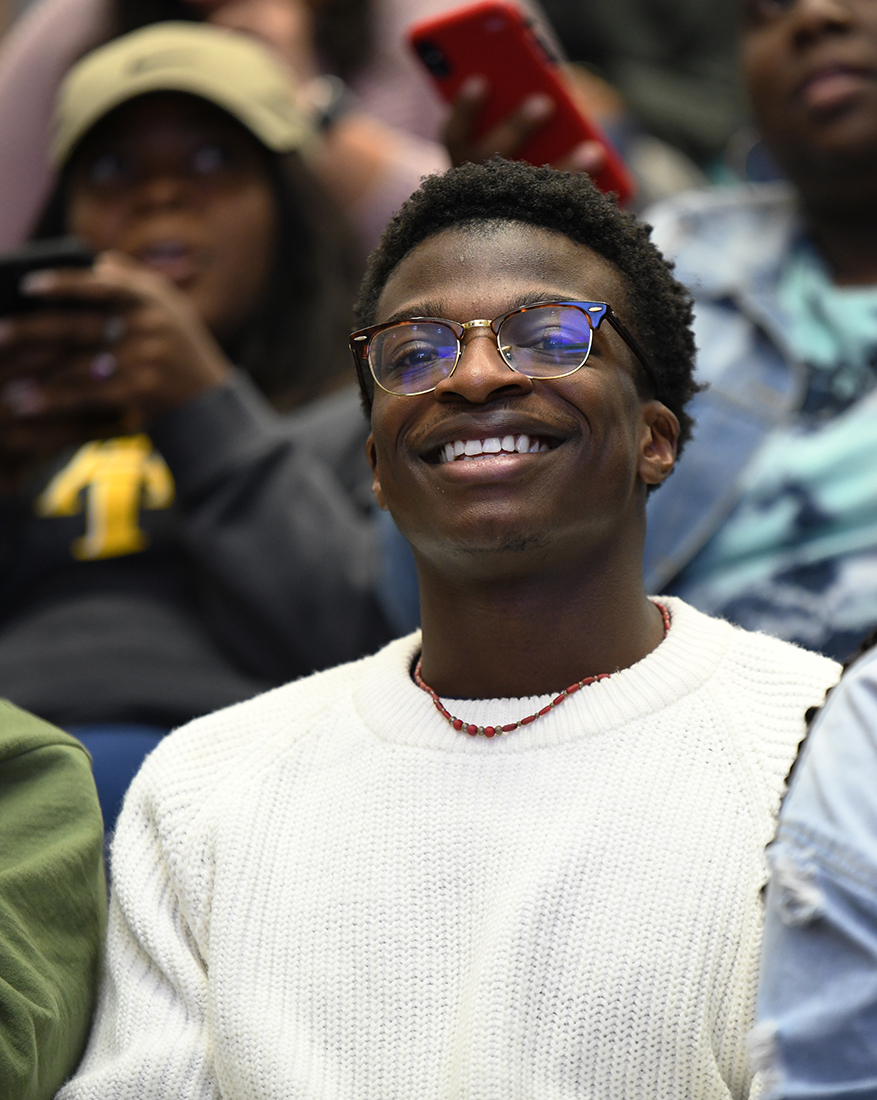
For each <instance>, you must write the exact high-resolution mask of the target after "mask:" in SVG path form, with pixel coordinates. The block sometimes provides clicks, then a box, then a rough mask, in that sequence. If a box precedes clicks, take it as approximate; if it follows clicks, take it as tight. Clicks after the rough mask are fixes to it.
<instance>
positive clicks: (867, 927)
mask: <svg viewBox="0 0 877 1100" xmlns="http://www.w3.org/2000/svg"><path fill="white" fill-rule="evenodd" d="M768 858H769V862H770V866H771V879H770V884H769V886H768V892H767V913H766V922H765V936H764V945H763V952H762V974H761V984H760V988H759V995H758V1018H759V1023H758V1025H757V1026H756V1028H755V1029H754V1031H753V1033H752V1036H751V1046H752V1050H753V1053H754V1054H755V1062H756V1064H755V1065H754V1067H753V1068H756V1069H763V1070H767V1071H768V1073H769V1083H770V1085H771V1086H772V1087H771V1089H770V1094H771V1096H773V1097H783V1098H784V1100H803V1098H804V1097H807V1098H809V1100H828V1098H829V1097H831V1098H832V1100H853V1097H859V1098H865V1097H875V1096H877V649H871V650H869V652H868V653H867V654H866V655H865V656H864V657H862V658H860V659H859V661H857V662H856V664H855V665H854V666H853V667H852V669H851V670H850V671H849V672H848V673H847V674H846V676H844V678H843V680H841V682H840V685H839V686H838V687H837V688H836V689H835V690H834V692H832V694H831V697H830V698H829V701H828V703H827V704H826V706H825V708H824V710H823V711H822V712H821V714H820V715H819V718H818V719H817V721H816V723H815V724H814V727H813V730H812V732H811V733H810V736H809V738H808V740H807V742H806V746H805V749H804V751H803V753H802V755H801V758H800V760H799V762H798V765H797V767H796V769H795V772H794V775H793V778H792V782H791V786H790V789H789V793H788V795H787V796H786V799H785V802H784V804H783V808H782V811H781V813H780V821H779V828H778V830H777V835H776V839H775V841H774V842H773V844H772V845H771V846H770V848H769V849H768Z"/></svg>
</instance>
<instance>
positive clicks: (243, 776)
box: [132, 638, 411, 812]
mask: <svg viewBox="0 0 877 1100" xmlns="http://www.w3.org/2000/svg"><path fill="white" fill-rule="evenodd" d="M410 645H411V639H410V638H407V639H406V638H399V639H396V640H395V641H393V642H391V643H390V644H389V645H387V646H385V647H384V648H383V649H382V650H380V651H379V652H378V653H375V654H372V655H371V656H368V657H362V658H360V659H359V660H357V661H351V662H349V663H347V664H343V665H338V666H336V667H335V668H331V669H327V670H325V671H323V672H317V673H314V674H312V675H310V676H305V677H303V678H302V679H300V680H294V681H292V682H291V683H288V684H284V685H283V686H281V687H277V688H273V689H272V690H270V691H267V692H265V693H263V694H261V695H257V696H256V697H255V698H252V699H248V700H245V701H244V702H241V703H236V704H234V705H233V706H230V707H226V708H224V709H223V710H219V711H215V712H214V713H213V714H208V715H206V716H205V717H203V718H197V719H195V720H194V721H193V722H189V723H188V724H187V725H185V726H182V727H180V729H178V730H175V731H174V732H173V733H171V734H169V735H168V736H167V737H165V738H164V739H163V740H162V742H161V743H160V744H159V745H158V747H157V748H156V749H155V750H154V751H153V752H152V753H151V754H150V755H149V757H147V759H146V761H145V762H144V764H143V767H142V768H141V771H140V773H139V774H138V776H137V777H136V778H135V781H134V784H133V785H132V792H133V794H134V797H135V798H137V797H141V796H142V795H143V794H144V793H146V795H147V797H148V799H149V801H150V802H151V803H152V804H153V806H154V807H155V808H156V809H157V808H158V807H160V806H161V807H164V810H163V811H162V812H164V811H166V810H171V809H172V808H174V807H176V808H179V807H181V806H182V805H188V806H189V807H190V808H191V809H192V810H193V812H194V809H195V808H196V807H197V806H200V807H202V808H205V807H208V806H209V804H210V800H211V798H212V796H213V795H214V794H216V793H217V792H218V793H219V795H220V798H221V799H223V800H224V799H225V798H226V797H227V796H228V793H229V792H230V790H231V789H232V788H234V787H237V786H240V785H242V784H247V785H252V784H253V783H254V782H255V783H258V778H259V776H260V775H261V774H265V773H268V772H270V771H272V770H273V769H274V768H276V766H277V763H278V761H279V760H280V759H282V758H283V757H284V755H285V754H287V753H289V752H292V751H295V750H296V746H298V745H299V744H300V743H301V741H302V740H304V739H306V738H308V737H310V736H315V735H320V734H322V733H324V732H325V731H327V730H331V731H332V735H333V736H336V737H339V738H343V737H345V736H348V735H350V733H351V731H352V730H353V728H354V727H355V726H356V723H357V719H356V714H355V707H354V705H353V698H354V695H355V693H356V691H357V689H358V686H359V685H360V684H361V683H362V682H363V680H364V679H366V680H369V679H371V678H373V677H375V676H377V677H380V676H381V675H382V669H383V668H384V667H386V666H387V664H388V663H392V662H393V660H394V654H395V651H396V650H397V649H399V648H400V647H402V648H405V647H406V646H408V647H410Z"/></svg>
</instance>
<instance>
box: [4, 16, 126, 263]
mask: <svg viewBox="0 0 877 1100" xmlns="http://www.w3.org/2000/svg"><path fill="white" fill-rule="evenodd" d="M108 7H109V5H108V3H107V0H39V2H38V3H35V4H34V5H33V6H32V7H31V8H30V9H29V10H28V11H27V12H26V13H25V14H24V15H23V16H22V17H21V18H20V19H19V20H18V22H17V23H15V25H14V26H13V27H12V29H11V30H10V31H9V33H8V34H7V35H6V38H5V40H4V41H3V46H2V49H0V179H2V180H3V202H2V203H0V251H2V250H4V249H7V248H13V247H14V246H15V245H18V244H20V243H21V242H22V241H23V240H24V239H25V238H26V237H27V236H28V234H29V233H30V231H31V229H32V228H33V224H34V222H35V221H36V218H37V215H38V214H39V211H40V208H41V206H42V204H43V202H44V201H45V199H46V197H47V194H48V191H49V188H50V186H51V170H50V168H49V163H48V159H47V146H48V132H49V118H50V116H51V113H52V105H53V103H54V99H55V93H56V92H57V90H58V85H59V84H60V82H61V80H62V78H63V77H64V75H65V73H66V72H67V70H68V69H69V68H70V66H71V65H72V64H73V63H74V62H75V61H76V60H78V58H80V57H81V56H82V55H83V54H84V53H86V52H87V51H88V50H90V49H91V48H92V47H94V46H96V45H97V44H98V43H99V42H101V41H102V40H103V39H104V38H105V37H106V34H107V28H108V25H109V11H108Z"/></svg>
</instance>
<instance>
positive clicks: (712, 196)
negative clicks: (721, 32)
mask: <svg viewBox="0 0 877 1100" xmlns="http://www.w3.org/2000/svg"><path fill="white" fill-rule="evenodd" d="M742 18H743V26H742V41H741V48H742V61H743V71H744V75H745V78H746V82H747V85H748V89H749V94H750V97H751V99H752V104H753V107H754V109H755V113H756V116H757V119H758V123H759V126H760V128H761V132H762V134H763V137H764V140H765V142H766V144H767V146H768V148H769V150H770V152H771V153H772V154H773V156H774V157H775V159H776V161H777V162H778V163H779V165H780V166H781V168H782V170H783V171H784V173H785V175H786V176H787V177H788V180H789V181H790V182H789V183H775V184H771V185H763V186H758V187H754V186H746V187H741V188H735V189H717V190H713V191H703V192H699V193H693V194H690V195H686V196H681V197H679V198H677V199H673V200H670V201H669V202H668V203H667V204H665V205H663V206H661V207H657V208H655V209H653V210H651V211H647V212H646V214H645V217H646V220H648V221H651V222H652V223H653V225H654V227H655V229H654V239H655V241H656V243H657V244H658V245H659V247H661V248H662V249H663V250H664V251H665V252H666V253H667V254H668V255H669V256H671V257H672V258H674V259H675V261H676V273H677V276H678V277H679V278H681V279H682V281H683V282H685V283H686V284H687V285H688V286H689V287H690V288H691V290H692V292H693V293H694V295H695V299H696V321H695V333H696V339H697V343H698V347H699V358H698V372H699V373H698V377H699V379H700V381H703V382H708V383H709V388H708V389H707V390H705V391H704V392H703V393H701V394H700V395H699V396H698V397H697V398H696V399H695V402H694V406H693V413H694V416H695V419H696V421H697V424H698V430H697V434H696V438H695V440H694V442H693V444H692V446H691V447H690V448H689V450H688V451H687V452H686V454H685V458H684V459H683V461H682V462H681V463H680V464H679V467H678V469H677V471H676V473H675V475H674V477H673V478H672V479H671V480H670V481H669V482H668V484H667V485H666V486H665V487H664V488H662V490H661V492H660V493H656V494H655V495H654V497H653V499H652V501H651V502H650V511H649V538H648V543H647V549H646V576H647V583H646V587H647V590H648V591H670V592H674V593H676V594H677V595H680V596H682V597H683V598H684V599H685V600H687V601H689V602H690V603H693V604H694V605H695V606H696V607H699V608H700V609H701V610H704V611H706V612H708V613H710V614H713V615H721V616H724V617H726V618H728V619H730V620H732V621H734V622H737V623H740V624H741V625H743V626H745V627H748V628H749V629H759V630H765V631H767V632H769V633H772V634H775V635H777V636H779V637H782V638H786V639H789V640H792V641H796V642H799V643H800V644H802V645H804V646H807V647H808V648H811V649H818V650H821V651H822V652H824V653H826V654H828V655H830V656H834V657H837V658H841V659H843V658H845V657H846V656H848V654H849V653H850V651H851V650H852V649H853V648H854V647H855V645H856V643H857V642H858V639H859V638H861V637H862V635H863V634H864V633H865V632H866V630H867V629H868V628H869V626H870V624H871V623H873V622H874V621H877V498H875V495H874V485H875V484H877V451H875V448H874V445H873V443H874V437H875V429H877V388H875V382H877V376H875V365H877V80H875V76H874V74H875V71H877V8H875V7H874V5H873V4H872V3H871V2H870V0H790V2H788V3H777V2H775V0H744V3H743V11H742Z"/></svg>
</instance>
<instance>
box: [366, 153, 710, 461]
mask: <svg viewBox="0 0 877 1100" xmlns="http://www.w3.org/2000/svg"><path fill="white" fill-rule="evenodd" d="M498 221H505V222H522V223H524V224H526V225H532V226H536V227H538V228H540V229H548V230H553V231H555V232H558V233H563V234H564V236H566V237H569V239H570V240H573V241H576V242H577V243H578V244H583V245H585V246H586V247H587V248H590V249H591V250H592V251H593V252H596V253H597V255H599V256H602V257H603V259H605V260H608V262H609V263H611V264H612V265H613V266H614V267H615V268H616V269H617V270H618V271H619V272H620V273H621V275H622V276H623V277H624V281H625V284H626V286H627V288H628V303H627V310H626V311H625V313H626V314H629V315H625V316H624V317H623V318H622V319H623V320H624V322H625V324H626V325H627V326H628V327H629V328H630V329H631V331H632V332H633V334H634V335H635V337H636V339H637V342H638V343H639V344H640V346H641V347H642V349H643V351H644V352H645V354H646V356H647V357H648V359H649V362H650V363H651V365H652V368H653V370H654V372H655V376H656V377H657V379H658V384H659V386H660V389H661V400H662V401H663V402H664V403H665V404H666V405H667V407H668V408H669V409H671V410H672V411H673V412H674V413H675V414H676V416H677V417H678V418H679V426H680V434H679V450H680V451H681V449H682V446H683V445H684V443H685V442H686V441H687V440H688V439H689V438H690V437H691V431H692V427H693V421H692V419H691V417H690V416H689V414H688V413H687V412H686V411H685V407H686V405H687V404H688V402H689V401H690V400H691V398H692V397H693V396H694V394H695V393H696V392H697V391H698V389H700V387H699V386H698V384H697V383H696V382H695V381H694V360H695V346H694V336H693V334H692V331H691V320H692V310H691V296H690V295H689V294H688V291H687V290H686V289H685V288H684V287H683V286H682V284H681V283H679V282H677V281H676V279H674V278H673V275H672V265H671V264H670V263H669V262H668V261H667V260H665V259H664V257H663V256H662V255H661V253H660V252H659V251H658V249H657V248H656V247H655V246H654V245H653V244H652V242H651V240H650V238H649V232H650V230H649V227H648V226H646V225H643V224H642V223H640V222H638V221H637V220H636V218H635V217H634V216H633V215H632V214H627V213H624V212H622V211H621V210H619V209H618V207H617V206H616V204H615V202H614V200H613V199H610V198H607V197H606V196H605V195H603V194H601V193H600V191H598V190H597V188H596V187H595V186H594V184H593V183H592V182H591V180H590V179H589V178H588V176H586V175H585V174H584V173H573V172H558V171H555V170H554V169H553V168H548V167H544V168H535V167H533V166H532V165H529V164H523V163H521V162H518V161H509V160H503V159H502V158H500V157H494V158H493V159H492V160H490V161H488V162H487V163H486V164H464V165H462V166H461V167H459V168H452V169H450V171H448V172H445V173H444V174H442V175H435V176H427V177H426V179H424V181H423V183H422V184H421V186H420V187H419V189H418V190H417V191H415V192H414V194H413V195H412V196H411V197H410V198H409V199H408V200H407V202H405V204H404V205H403V206H402V208H401V209H400V210H399V212H398V214H396V216H395V217H394V218H393V220H392V221H391V222H390V224H389V225H388V226H387V228H386V230H385V231H384V235H383V237H382V238H381V242H380V244H379V245H378V246H377V248H375V250H374V251H373V252H372V254H371V256H370V257H369V261H368V266H367V268H366V272H365V276H364V278H363V282H362V286H361V288H360V296H359V301H358V302H357V304H356V326H357V328H366V327H367V326H369V325H372V324H374V323H375V317H376V313H377V306H378V299H379V298H380V296H381V292H382V291H383V289H384V286H385V284H386V282H387V280H388V279H389V277H390V275H391V274H392V273H393V271H394V270H395V269H396V267H398V265H399V264H400V263H401V262H402V260H403V259H404V258H405V257H406V256H407V255H408V253H409V252H411V251H412V249H414V248H415V247H416V246H417V245H418V244H420V243H421V242H422V241H424V240H426V239H427V238H428V237H432V236H434V235H435V234H436V233H439V232H441V231H442V230H443V229H454V228H462V227H465V226H466V225H472V224H483V223H488V222H494V223H496V222H498Z"/></svg>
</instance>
